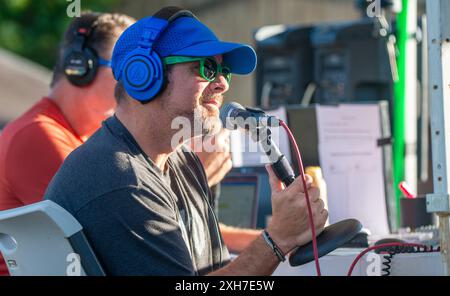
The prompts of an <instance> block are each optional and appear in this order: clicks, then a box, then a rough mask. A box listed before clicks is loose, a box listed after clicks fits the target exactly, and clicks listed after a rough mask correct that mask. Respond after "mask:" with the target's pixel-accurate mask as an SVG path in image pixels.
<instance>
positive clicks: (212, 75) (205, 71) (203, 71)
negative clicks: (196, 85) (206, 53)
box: [163, 56, 231, 83]
mask: <svg viewBox="0 0 450 296" xmlns="http://www.w3.org/2000/svg"><path fill="white" fill-rule="evenodd" d="M197 61H199V62H200V76H201V77H202V78H204V79H205V80H207V81H209V82H212V81H214V80H215V79H216V78H217V75H218V74H219V73H220V74H222V75H223V77H225V80H226V81H227V82H228V83H229V82H230V81H231V70H230V68H228V67H225V66H222V65H221V64H218V63H217V62H216V60H215V59H214V58H212V57H202V58H199V57H183V56H170V57H166V58H164V59H163V62H164V64H165V65H173V64H179V63H188V62H197Z"/></svg>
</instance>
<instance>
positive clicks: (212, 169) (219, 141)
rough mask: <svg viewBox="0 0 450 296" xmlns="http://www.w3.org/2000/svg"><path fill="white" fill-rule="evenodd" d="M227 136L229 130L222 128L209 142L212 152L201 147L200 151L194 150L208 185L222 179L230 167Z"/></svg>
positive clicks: (212, 184)
mask: <svg viewBox="0 0 450 296" xmlns="http://www.w3.org/2000/svg"><path fill="white" fill-rule="evenodd" d="M229 136H230V132H229V131H228V130H226V129H222V131H221V132H220V133H218V134H216V135H214V136H213V139H211V144H212V145H213V147H214V151H213V152H206V151H205V150H204V149H201V150H202V151H201V152H196V154H197V156H198V157H199V158H200V161H201V162H202V165H203V167H204V169H205V172H206V177H207V178H208V186H209V187H211V186H214V185H216V184H218V183H219V182H220V181H222V179H223V178H224V177H225V175H226V174H227V173H228V172H229V171H230V170H231V168H232V162H231V154H230V145H229Z"/></svg>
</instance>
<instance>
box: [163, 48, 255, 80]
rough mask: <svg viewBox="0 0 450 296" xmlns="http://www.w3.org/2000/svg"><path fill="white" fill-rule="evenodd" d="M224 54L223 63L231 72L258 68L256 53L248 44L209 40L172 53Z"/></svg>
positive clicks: (184, 54)
mask: <svg viewBox="0 0 450 296" xmlns="http://www.w3.org/2000/svg"><path fill="white" fill-rule="evenodd" d="M219 54H221V55H223V64H225V65H227V66H228V67H230V69H231V72H232V73H235V74H249V73H251V72H253V70H255V68H256V53H255V51H254V50H253V48H251V47H250V46H248V45H245V44H239V43H232V42H222V41H208V42H202V43H199V44H195V45H192V46H189V47H187V48H183V49H180V50H178V51H176V52H173V53H171V54H170V55H172V56H175V55H179V56H192V57H205V56H215V55H219Z"/></svg>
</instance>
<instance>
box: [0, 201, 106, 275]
mask: <svg viewBox="0 0 450 296" xmlns="http://www.w3.org/2000/svg"><path fill="white" fill-rule="evenodd" d="M82 229H83V228H82V226H81V225H80V223H78V221H77V220H76V219H75V218H74V217H73V216H72V215H71V214H70V213H69V212H67V211H66V210H65V209H63V208H62V207H61V206H59V205H57V204H56V203H54V202H52V201H49V200H44V201H41V202H38V203H35V204H31V205H28V206H24V207H20V208H15V209H11V210H6V211H0V252H1V253H2V255H3V258H4V259H5V261H6V265H7V266H8V270H9V273H10V274H11V275H13V276H14V275H105V273H104V271H103V269H102V267H101V265H100V263H99V262H98V260H97V258H96V257H95V254H94V252H93V250H92V249H91V247H90V245H89V242H88V241H87V239H86V237H85V236H84V234H83V231H82Z"/></svg>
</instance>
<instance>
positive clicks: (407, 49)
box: [0, 0, 433, 220]
mask: <svg viewBox="0 0 450 296" xmlns="http://www.w3.org/2000/svg"><path fill="white" fill-rule="evenodd" d="M75 1H77V0H42V1H33V0H0V90H1V92H0V130H1V128H2V127H3V126H4V125H5V124H6V123H7V122H8V121H10V120H12V119H14V118H16V117H17V116H18V115H20V114H21V113H23V112H24V111H25V110H27V108H29V107H30V106H31V105H32V104H33V103H34V102H36V101H38V100H39V99H41V97H42V96H44V95H46V94H47V92H48V85H49V82H50V78H51V69H52V67H53V64H54V62H55V58H56V53H57V47H58V42H59V40H60V39H61V37H62V34H63V32H64V30H65V28H66V26H67V24H68V23H69V22H70V20H71V18H70V17H69V16H68V15H67V8H68V6H69V5H71V4H72V3H73V2H75ZM78 1H79V3H80V6H81V10H82V11H86V10H91V11H100V12H121V13H125V14H128V15H130V16H133V17H135V18H137V19H139V18H142V17H144V16H148V15H152V14H153V13H154V12H156V11H157V10H159V9H160V8H161V7H163V6H166V5H176V6H181V7H183V8H186V9H188V10H191V11H192V12H194V14H196V15H197V16H198V18H199V19H200V20H201V21H202V22H204V23H205V24H206V25H208V26H209V27H210V28H211V29H212V30H213V31H214V32H215V33H216V35H217V36H218V37H219V38H220V39H223V40H227V41H234V42H241V43H247V44H251V45H252V46H254V48H255V49H256V50H257V53H258V67H257V70H256V71H255V72H254V73H253V74H252V75H248V76H241V77H238V76H235V77H234V78H233V81H232V85H231V88H230V91H229V92H228V93H227V94H226V95H225V98H226V100H227V101H237V102H239V103H241V104H242V105H253V106H255V105H256V106H262V107H266V108H274V107H277V106H280V105H281V106H287V105H289V106H293V107H291V109H292V108H294V109H295V108H296V106H299V108H304V107H307V106H311V105H313V104H316V103H319V104H338V103H351V102H370V101H385V102H387V111H386V112H387V113H386V114H387V116H386V118H385V119H387V121H386V122H387V133H386V134H385V135H384V136H385V138H386V139H384V140H385V141H386V142H385V143H384V144H383V145H387V146H385V147H388V148H390V149H391V148H392V149H391V151H390V152H391V153H387V154H386V155H389V157H388V158H386V157H385V158H384V161H385V167H386V171H385V181H386V186H387V187H386V188H388V189H386V194H387V196H390V197H389V198H386V199H387V202H388V203H389V200H391V201H393V200H395V204H396V205H393V206H392V209H391V212H392V213H396V214H397V218H398V217H399V209H398V204H399V198H400V196H401V193H400V192H399V191H398V189H397V186H396V184H398V183H399V182H400V181H402V180H405V179H406V180H407V181H408V182H409V183H410V184H411V186H412V188H414V189H415V190H417V191H416V192H417V193H418V194H423V193H426V192H431V191H432V188H433V187H432V176H431V169H430V165H429V163H430V161H431V153H429V146H430V140H429V116H428V113H427V112H428V111H427V110H428V108H427V106H428V93H427V81H426V77H427V72H426V71H427V65H426V62H427V58H426V43H424V42H423V40H424V38H425V37H424V32H426V30H425V28H426V20H425V16H424V14H425V0H277V1H273V0H226V1H225V0H221V1H219V0H151V1H150V0H133V1H125V0H89V1H88V0H78ZM369 6H371V9H368V7H369ZM305 116H307V115H305ZM305 118H306V117H305ZM298 124H299V125H301V124H302V123H301V121H300V122H298ZM308 128H309V126H306V129H308ZM298 132H299V133H300V134H302V133H306V132H308V131H307V130H299V131H298ZM391 135H392V137H391ZM393 139H395V141H394V140H393ZM391 144H392V146H391ZM315 145H316V146H311V151H312V150H314V151H312V152H311V153H309V152H308V151H307V150H308V149H309V148H310V147H308V146H307V145H306V144H304V145H303V147H302V148H303V149H304V150H306V152H305V155H304V157H305V158H306V165H319V163H318V161H317V159H318V156H317V143H315ZM391 154H392V155H391ZM308 157H310V159H309V158H308ZM392 176H393V177H392ZM393 191H395V194H394V193H393ZM393 195H395V197H393ZM394 216H395V214H394ZM394 220H395V218H394Z"/></svg>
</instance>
